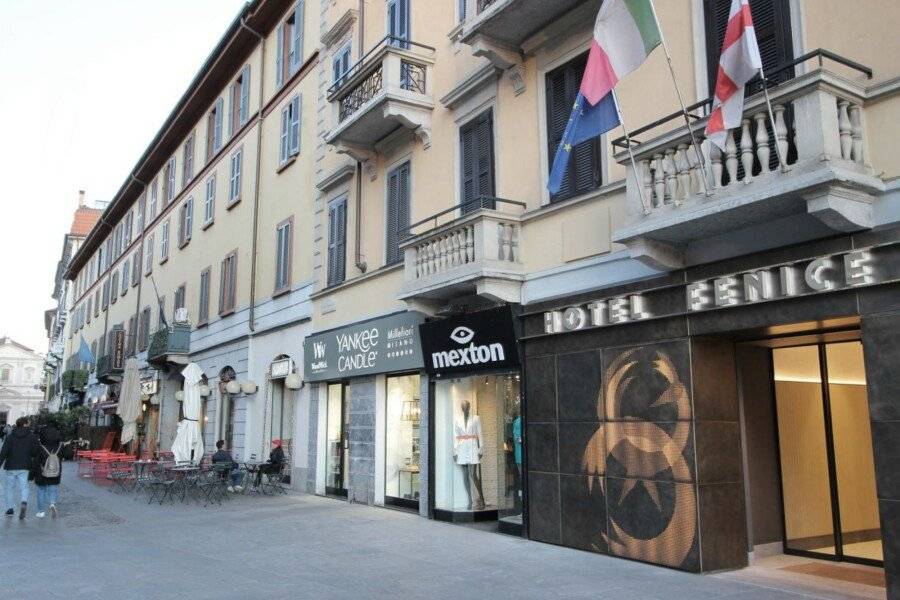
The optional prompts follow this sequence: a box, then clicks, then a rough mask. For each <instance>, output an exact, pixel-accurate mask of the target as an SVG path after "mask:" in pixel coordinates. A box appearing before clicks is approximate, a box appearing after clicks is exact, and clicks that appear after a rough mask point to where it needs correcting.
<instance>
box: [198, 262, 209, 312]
mask: <svg viewBox="0 0 900 600" xmlns="http://www.w3.org/2000/svg"><path fill="white" fill-rule="evenodd" d="M211 272H212V269H210V267H206V268H205V269H203V270H202V271H201V272H200V306H199V307H198V309H197V325H205V324H206V323H207V322H209V277H210V275H211Z"/></svg>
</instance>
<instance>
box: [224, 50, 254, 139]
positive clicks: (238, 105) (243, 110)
mask: <svg viewBox="0 0 900 600" xmlns="http://www.w3.org/2000/svg"><path fill="white" fill-rule="evenodd" d="M249 118H250V65H244V68H243V69H241V74H240V75H238V78H237V80H235V82H234V84H232V86H231V115H230V117H229V119H228V136H229V137H231V136H233V135H234V134H235V133H237V131H238V129H240V128H241V127H242V126H243V125H244V124H245V123H246V122H247V119H249Z"/></svg>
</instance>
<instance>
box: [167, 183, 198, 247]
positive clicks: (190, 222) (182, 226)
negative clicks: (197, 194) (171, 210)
mask: <svg viewBox="0 0 900 600" xmlns="http://www.w3.org/2000/svg"><path fill="white" fill-rule="evenodd" d="M193 228H194V197H193V196H191V197H190V198H188V199H187V200H185V201H184V204H182V205H181V208H180V209H179V211H178V247H179V248H184V247H185V246H186V245H187V243H188V242H189V241H191V233H192V230H193ZM167 237H168V236H167Z"/></svg>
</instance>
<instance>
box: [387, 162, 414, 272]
mask: <svg viewBox="0 0 900 600" xmlns="http://www.w3.org/2000/svg"><path fill="white" fill-rule="evenodd" d="M409 183H410V182H409V163H408V162H407V163H404V164H402V165H401V166H399V167H397V168H396V169H394V170H393V171H391V173H390V174H389V175H388V198H387V236H386V240H385V246H386V252H385V261H386V264H389V265H392V264H396V263H398V262H400V261H401V260H403V256H402V255H401V253H400V243H401V242H402V241H403V238H404V235H405V234H406V233H407V229H408V228H409V211H410V208H409Z"/></svg>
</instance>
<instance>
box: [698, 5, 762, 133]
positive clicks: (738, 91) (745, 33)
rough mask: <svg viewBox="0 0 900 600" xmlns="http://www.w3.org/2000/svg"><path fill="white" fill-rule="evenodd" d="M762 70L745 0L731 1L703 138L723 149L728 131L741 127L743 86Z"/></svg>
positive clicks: (751, 21) (748, 7) (751, 18)
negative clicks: (714, 89) (711, 107)
mask: <svg viewBox="0 0 900 600" xmlns="http://www.w3.org/2000/svg"><path fill="white" fill-rule="evenodd" d="M761 69H762V59H761V58H760V56H759V46H758V45H757V43H756V31H755V30H754V29H753V17H752V16H751V15H750V4H749V2H748V0H732V1H731V12H730V13H729V15H728V26H727V27H726V28H725V41H724V42H723V43H722V55H721V56H720V57H719V73H718V75H717V76H716V93H715V97H714V98H713V110H712V114H710V116H709V122H708V123H707V124H706V139H708V140H709V141H710V142H712V143H713V144H715V145H716V146H718V147H719V148H721V149H722V150H724V149H725V140H726V138H727V136H728V130H729V129H734V128H735V127H738V126H740V124H741V119H742V117H743V115H744V86H745V85H747V82H748V81H750V80H751V79H753V77H754V76H755V75H756V74H757V73H759V72H760V70H761Z"/></svg>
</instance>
